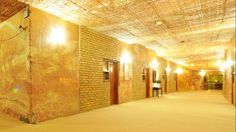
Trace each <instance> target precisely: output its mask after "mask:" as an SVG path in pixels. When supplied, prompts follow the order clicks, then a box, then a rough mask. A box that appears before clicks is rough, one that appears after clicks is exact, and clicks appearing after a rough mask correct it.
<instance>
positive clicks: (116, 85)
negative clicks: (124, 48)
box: [103, 58, 120, 105]
mask: <svg viewBox="0 0 236 132" xmlns="http://www.w3.org/2000/svg"><path fill="white" fill-rule="evenodd" d="M103 60H104V61H107V63H108V67H109V83H110V87H109V88H110V104H111V105H113V104H119V71H120V70H119V69H120V67H119V64H120V63H119V61H115V60H111V59H107V58H104V59H103ZM109 63H112V64H113V66H114V69H113V71H114V74H115V75H114V76H115V80H114V88H113V92H114V93H113V95H114V100H112V99H111V96H112V93H111V92H112V91H111V89H112V84H111V81H112V77H111V73H110V66H109Z"/></svg>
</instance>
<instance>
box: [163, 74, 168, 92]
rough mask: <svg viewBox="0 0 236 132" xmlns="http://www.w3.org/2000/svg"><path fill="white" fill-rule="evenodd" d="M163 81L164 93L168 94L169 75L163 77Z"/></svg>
mask: <svg viewBox="0 0 236 132" xmlns="http://www.w3.org/2000/svg"><path fill="white" fill-rule="evenodd" d="M163 80H164V83H163V84H164V92H165V93H167V75H166V74H164V75H163Z"/></svg>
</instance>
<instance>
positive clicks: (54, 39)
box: [49, 26, 66, 45]
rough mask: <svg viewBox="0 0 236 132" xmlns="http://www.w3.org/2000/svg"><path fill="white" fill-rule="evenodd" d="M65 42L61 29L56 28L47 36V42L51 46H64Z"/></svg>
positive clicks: (64, 34) (63, 31)
mask: <svg viewBox="0 0 236 132" xmlns="http://www.w3.org/2000/svg"><path fill="white" fill-rule="evenodd" d="M65 40H66V33H65V30H64V29H63V28H62V27H59V26H56V27H53V28H52V29H51V32H50V35H49V42H50V43H51V44H53V45H61V44H64V43H65Z"/></svg>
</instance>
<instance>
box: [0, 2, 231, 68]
mask: <svg viewBox="0 0 236 132" xmlns="http://www.w3.org/2000/svg"><path fill="white" fill-rule="evenodd" d="M1 1H2V0H1ZM19 1H22V2H26V3H28V4H30V5H32V6H34V7H36V8H39V9H42V10H44V11H47V12H50V13H52V14H54V15H57V16H59V17H61V18H63V19H66V20H68V21H71V22H73V23H76V24H81V25H84V26H87V27H89V28H91V29H94V30H96V31H98V32H101V33H104V34H107V35H109V36H112V37H115V38H117V39H119V40H121V41H124V42H126V43H129V44H141V45H144V46H146V47H148V48H151V49H153V50H154V51H155V52H156V53H157V54H158V55H159V56H162V57H164V58H166V59H169V60H172V61H175V62H177V63H180V64H183V65H185V66H188V67H189V68H191V69H214V68H216V67H215V61H217V60H219V59H221V58H222V57H223V56H224V50H225V49H226V48H228V45H229V44H228V42H229V41H230V40H231V39H232V37H233V36H235V0H19Z"/></svg>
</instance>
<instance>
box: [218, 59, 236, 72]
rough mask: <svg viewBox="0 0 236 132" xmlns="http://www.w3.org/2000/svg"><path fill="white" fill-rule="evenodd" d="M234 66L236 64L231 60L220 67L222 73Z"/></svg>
mask: <svg viewBox="0 0 236 132" xmlns="http://www.w3.org/2000/svg"><path fill="white" fill-rule="evenodd" d="M233 64H234V62H233V61H231V60H227V61H225V62H224V63H223V64H221V65H220V71H221V72H223V71H225V69H227V68H229V67H230V66H232V65H233Z"/></svg>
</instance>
